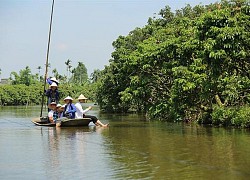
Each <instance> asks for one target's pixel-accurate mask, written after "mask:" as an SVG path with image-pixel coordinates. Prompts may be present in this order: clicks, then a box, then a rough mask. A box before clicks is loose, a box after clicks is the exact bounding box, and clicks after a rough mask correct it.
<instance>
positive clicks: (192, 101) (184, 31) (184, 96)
mask: <svg viewBox="0 0 250 180" xmlns="http://www.w3.org/2000/svg"><path fill="white" fill-rule="evenodd" d="M159 15H160V17H159V18H156V17H154V18H149V20H148V24H147V25H145V26H144V27H143V28H136V29H134V30H133V31H131V32H130V33H129V34H128V35H127V36H119V37H118V39H117V40H116V41H114V42H113V46H114V48H115V50H114V52H113V53H112V59H111V60H110V65H109V66H106V67H105V69H104V70H103V71H102V73H101V74H102V75H101V77H100V78H99V81H98V88H97V89H98V90H97V100H98V102H99V104H100V106H101V108H102V109H103V110H106V111H128V110H135V111H137V112H140V111H143V112H145V113H147V115H148V117H150V118H158V119H170V120H172V121H176V120H198V121H199V122H211V119H212V118H211V117H212V116H213V117H214V118H215V119H217V120H218V123H217V122H216V121H217V120H215V121H214V124H223V125H228V124H230V123H231V122H229V121H231V120H232V118H234V116H235V117H236V114H235V113H232V111H231V107H232V108H234V107H241V106H242V107H244V106H246V105H247V104H248V103H249V100H250V99H249V97H250V91H249V85H250V84H249V83H250V82H249V74H250V64H249V58H250V46H249V44H250V29H249V24H250V4H249V1H247V0H241V1H239V0H230V1H226V0H223V1H221V2H220V3H215V4H210V5H208V6H201V5H198V6H195V7H193V8H192V7H191V6H190V5H187V6H186V7H184V8H182V9H181V10H177V11H176V12H175V13H173V12H171V9H170V8H169V7H168V6H166V7H165V8H164V9H162V10H161V11H160V13H159ZM214 104H219V105H222V106H223V108H224V109H222V110H218V111H217V109H216V108H213V107H214ZM213 111H215V112H216V113H215V114H212V113H213ZM217 113H222V114H224V116H225V117H223V116H219V115H218V117H220V118H221V117H222V118H223V121H222V120H219V119H220V118H218V117H217V115H216V114H217ZM208 119H210V120H208ZM231 124H232V123H231Z"/></svg>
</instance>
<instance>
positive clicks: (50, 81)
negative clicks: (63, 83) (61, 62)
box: [47, 77, 59, 86]
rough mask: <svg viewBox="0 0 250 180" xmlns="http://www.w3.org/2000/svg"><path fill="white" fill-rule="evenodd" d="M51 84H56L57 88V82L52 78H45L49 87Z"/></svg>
mask: <svg viewBox="0 0 250 180" xmlns="http://www.w3.org/2000/svg"><path fill="white" fill-rule="evenodd" d="M53 82H54V83H56V85H57V86H58V84H59V81H58V80H57V79H56V78H55V77H53V78H47V83H48V84H49V85H51V84H52V83H53Z"/></svg>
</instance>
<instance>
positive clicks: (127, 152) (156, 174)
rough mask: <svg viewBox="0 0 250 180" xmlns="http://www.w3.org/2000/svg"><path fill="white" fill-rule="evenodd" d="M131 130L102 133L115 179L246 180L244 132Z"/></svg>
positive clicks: (248, 148)
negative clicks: (107, 141)
mask: <svg viewBox="0 0 250 180" xmlns="http://www.w3.org/2000/svg"><path fill="white" fill-rule="evenodd" d="M137 125H138V124H134V123H131V124H130V125H129V126H124V124H123V123H121V126H119V125H118V124H117V125H116V128H110V131H108V132H105V136H107V138H108V139H110V143H109V146H107V148H108V151H110V152H112V153H111V155H112V159H113V160H114V161H112V163H111V165H112V166H113V168H114V169H115V170H116V171H117V173H116V174H115V176H114V177H115V178H118V179H137V178H140V179H147V178H156V179H158V178H159V179H162V178H164V177H166V178H167V177H169V178H171V179H172V178H176V179H186V178H192V179H193V178H200V177H206V178H213V177H220V178H222V179H224V178H242V179H245V178H247V177H249V175H250V168H249V167H250V160H249V155H250V145H249V143H250V136H249V131H248V130H240V129H233V130H232V129H223V128H211V127H202V126H198V125H197V126H195V125H192V126H191V125H183V124H179V125H178V124H171V123H157V122H153V123H148V124H147V125H145V124H142V127H143V126H144V127H143V128H142V127H138V126H137ZM242 162H244V163H242ZM121 172H123V173H121Z"/></svg>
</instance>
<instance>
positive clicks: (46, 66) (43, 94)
mask: <svg viewBox="0 0 250 180" xmlns="http://www.w3.org/2000/svg"><path fill="white" fill-rule="evenodd" d="M54 3H55V0H53V1H52V6H51V15H50V25H49V37H48V46H47V55H46V63H45V74H44V86H43V93H42V105H41V113H40V117H42V115H43V104H44V99H45V98H44V96H45V90H46V81H47V74H48V66H49V48H50V38H51V29H52V19H53V12H54Z"/></svg>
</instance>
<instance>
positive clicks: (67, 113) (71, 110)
mask: <svg viewBox="0 0 250 180" xmlns="http://www.w3.org/2000/svg"><path fill="white" fill-rule="evenodd" d="M64 102H65V103H66V105H65V107H64V112H63V114H64V117H67V118H69V119H75V114H76V106H75V105H74V104H73V103H72V102H73V99H72V97H70V96H68V97H66V98H65V99H64Z"/></svg>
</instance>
